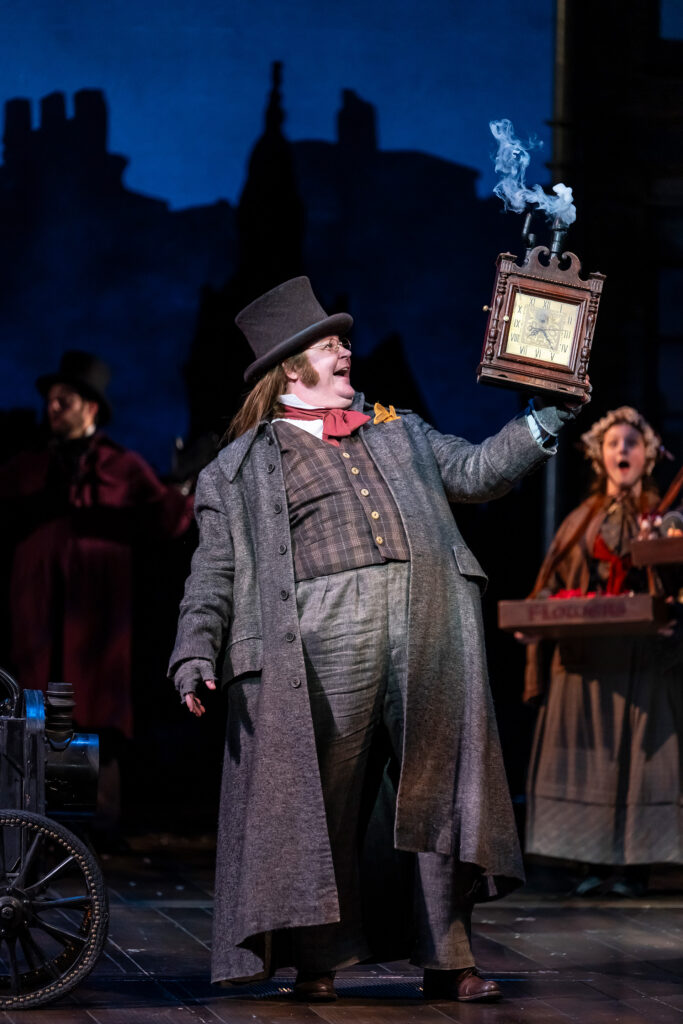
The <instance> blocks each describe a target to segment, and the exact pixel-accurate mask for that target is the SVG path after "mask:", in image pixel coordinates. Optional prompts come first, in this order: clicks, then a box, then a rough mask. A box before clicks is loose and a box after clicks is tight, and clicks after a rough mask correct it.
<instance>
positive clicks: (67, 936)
mask: <svg viewBox="0 0 683 1024" xmlns="http://www.w3.org/2000/svg"><path fill="white" fill-rule="evenodd" d="M31 927H33V928H40V929H41V931H44V932H47V934H48V935H51V936H52V938H53V939H56V940H57V942H61V943H62V945H63V946H68V945H69V943H70V942H78V943H80V945H81V946H82V945H83V944H84V943H85V942H87V938H88V937H87V935H79V934H78V932H70V931H69V930H68V928H58V927H57V926H56V925H54V924H48V923H47V921H41V919H40V918H39V917H34V918H33V920H32V921H31Z"/></svg>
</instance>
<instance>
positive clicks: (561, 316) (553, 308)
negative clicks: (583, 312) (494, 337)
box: [505, 291, 580, 366]
mask: <svg viewBox="0 0 683 1024" xmlns="http://www.w3.org/2000/svg"><path fill="white" fill-rule="evenodd" d="M579 308H580V307H579V304H578V303H574V302H561V301H560V300H559V299H552V298H546V297H544V296H543V295H532V294H530V293H529V292H524V291H518V292H517V294H516V295H515V300H514V304H513V307H512V313H511V315H510V321H509V324H510V326H509V328H508V333H507V340H506V343H505V352H506V353H508V354H510V355H515V356H523V357H524V358H526V359H540V360H543V361H545V362H549V363H555V364H556V365H557V366H569V361H570V358H571V354H572V340H573V338H574V331H575V329H576V324H577V320H578V316H579Z"/></svg>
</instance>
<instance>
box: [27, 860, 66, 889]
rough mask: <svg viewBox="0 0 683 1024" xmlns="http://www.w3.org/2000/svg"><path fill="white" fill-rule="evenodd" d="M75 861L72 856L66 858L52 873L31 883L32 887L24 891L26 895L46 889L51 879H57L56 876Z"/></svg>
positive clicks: (49, 872)
mask: <svg viewBox="0 0 683 1024" xmlns="http://www.w3.org/2000/svg"><path fill="white" fill-rule="evenodd" d="M75 860H76V858H75V857H74V855H73V854H71V855H70V856H69V857H66V858H65V859H64V860H63V861H62V862H61V864H58V865H57V866H56V867H54V868H53V869H52V871H48V873H47V874H46V875H45V876H44V877H43V878H39V879H38V881H37V882H34V883H33V885H29V886H27V888H26V889H24V892H25V893H26V895H27V896H30V895H31V893H34V892H37V891H38V890H39V889H44V888H46V887H47V885H48V883H49V882H51V881H52V880H53V878H57V876H58V875H61V873H62V872H63V871H66V869H67V868H68V867H69V865H70V864H73V863H74V861H75Z"/></svg>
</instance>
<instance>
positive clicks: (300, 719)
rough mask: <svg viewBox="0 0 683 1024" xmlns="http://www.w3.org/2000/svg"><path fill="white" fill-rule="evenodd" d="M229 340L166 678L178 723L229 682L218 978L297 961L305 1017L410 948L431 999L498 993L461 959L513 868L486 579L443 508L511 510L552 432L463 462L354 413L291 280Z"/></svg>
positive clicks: (329, 340)
mask: <svg viewBox="0 0 683 1024" xmlns="http://www.w3.org/2000/svg"><path fill="white" fill-rule="evenodd" d="M236 322H237V324H238V326H239V327H240V328H241V329H242V331H243V332H244V333H245V335H246V337H247V340H248V341H249V343H250V345H251V347H252V349H253V351H254V355H255V360H254V362H252V364H251V365H250V366H249V367H248V369H247V371H246V373H245V379H246V381H247V382H248V383H249V384H251V385H252V390H251V391H250V393H249V394H248V396H247V398H246V400H245V402H244V405H243V407H242V409H241V410H240V411H239V412H238V414H237V416H236V417H235V419H234V421H233V426H232V429H231V432H230V436H231V437H232V443H230V444H228V445H227V447H225V448H224V449H223V450H222V451H221V452H220V454H219V455H218V458H217V459H215V460H214V461H213V462H212V463H211V464H210V465H209V466H207V467H206V469H204V471H203V472H202V473H201V474H200V477H199V481H198V485H197V492H196V516H197V520H198V523H199V531H200V542H199V548H198V550H197V552H196V554H195V556H194V559H193V563H192V572H191V574H190V577H189V578H188V581H187V584H186V589H185V596H184V598H183V601H182V604H181V610H180V622H179V626H178V636H177V640H176V645H175V648H174V651H173V654H172V657H171V664H170V669H169V672H170V675H171V676H172V677H173V679H174V681H175V684H176V687H177V689H178V691H179V693H180V695H181V698H182V699H183V700H184V701H185V703H186V704H187V707H188V708H189V710H190V711H191V712H192V713H193V714H195V715H201V714H203V712H204V703H203V701H204V699H205V698H204V696H203V693H202V687H203V686H204V685H205V686H206V687H208V689H209V690H211V689H215V686H216V682H217V681H219V680H220V681H221V682H223V683H225V684H229V686H228V699H229V711H228V723H227V735H226V747H225V760H224V766H223V785H222V797H221V801H222V802H221V813H220V820H219V833H218V844H217V858H218V859H217V867H216V885H215V905H214V941H213V946H212V977H213V980H214V981H221V980H245V979H247V978H254V977H257V976H261V977H263V976H264V975H269V974H271V973H272V972H273V971H274V970H275V969H277V967H278V966H287V965H291V964H293V965H294V966H296V967H297V969H298V975H297V981H296V985H295V993H296V995H297V996H298V998H300V999H304V1000H308V1001H323V1000H330V999H334V998H335V990H334V985H333V982H334V974H335V971H336V970H337V969H338V968H340V967H345V966H348V965H350V964H353V963H357V962H359V961H362V960H364V959H366V958H368V957H370V956H372V957H374V958H376V959H382V960H383V959H399V958H401V957H403V956H406V955H411V958H412V962H413V963H416V964H418V965H420V966H421V967H423V968H424V969H425V979H424V991H425V995H426V996H427V997H439V998H452V999H458V1000H465V1001H481V1000H493V999H496V998H498V997H499V995H500V991H499V988H498V986H497V984H496V983H495V982H494V981H493V980H489V979H485V978H482V977H481V976H480V975H479V974H478V973H477V971H476V969H475V966H474V959H473V956H472V949H471V946H470V937H469V936H470V920H471V913H472V907H473V905H474V903H475V902H480V901H484V900H488V899H494V898H496V897H498V896H502V895H504V894H505V893H506V892H508V891H510V890H511V889H512V888H514V887H515V886H516V885H519V884H520V883H521V880H522V878H523V868H522V861H521V854H520V851H519V845H518V842H517V834H516V829H515V823H514V817H513V813H512V807H511V803H510V797H509V793H508V789H507V783H506V779H505V772H504V769H503V763H502V757H501V752H500V745H499V741H498V734H497V730H496V723H495V715H494V711H493V705H492V700H491V694H490V690H489V686H488V680H487V674H486V659H485V654H484V643H483V627H482V621H481V610H480V592H481V590H482V589H483V586H484V584H485V579H486V577H485V574H484V572H483V570H482V568H481V566H480V565H479V563H478V562H477V560H476V558H475V557H474V555H473V554H472V552H471V551H469V549H468V548H467V546H466V544H465V542H464V540H463V538H462V536H461V535H460V533H459V531H458V528H457V526H456V523H455V520H454V518H453V514H452V509H451V504H450V503H457V502H475V501H487V500H489V499H490V498H495V497H498V496H500V495H502V494H504V493H506V492H507V491H508V490H509V489H510V488H511V487H512V486H513V485H514V483H515V482H516V481H517V480H518V479H520V477H522V476H524V475H525V474H526V473H528V472H529V471H530V470H531V469H532V468H534V467H536V466H539V465H541V464H543V463H544V462H545V461H547V460H548V459H549V458H550V457H551V455H552V454H553V452H554V451H555V447H554V441H555V435H556V434H557V433H558V431H559V427H560V426H561V424H562V420H563V418H566V417H567V416H568V415H571V414H570V413H569V412H566V411H563V410H557V409H555V408H553V407H550V408H547V409H543V410H542V411H541V412H537V411H536V410H535V409H531V410H530V411H529V412H528V413H527V414H524V415H522V416H520V417H518V418H516V419H515V420H513V421H512V422H511V423H508V424H507V425H506V426H505V427H503V429H502V430H501V431H500V432H499V433H498V434H497V435H495V436H494V437H491V438H488V440H486V441H484V442H483V443H482V444H479V445H474V444H470V443H469V442H467V441H465V440H464V439H463V438H459V437H453V436H449V435H444V434H440V433H439V432H438V431H436V430H434V428H433V427H430V426H429V425H428V424H426V423H424V422H423V421H422V420H421V419H420V418H419V417H418V416H416V415H414V414H413V413H411V412H409V411H407V410H398V412H397V411H396V410H395V409H394V408H393V406H390V407H389V409H385V408H383V407H382V406H380V405H379V404H377V405H375V406H374V407H373V406H369V405H367V404H366V403H365V402H364V396H363V395H361V394H359V393H357V392H355V391H354V389H353V387H352V385H351V382H350V367H351V344H350V342H349V340H348V338H347V336H346V334H347V332H348V330H349V328H350V327H351V325H352V322H353V321H352V319H351V317H350V316H349V315H348V314H346V313H339V314H335V315H334V316H328V315H327V313H326V312H325V310H324V309H323V308H322V306H321V305H320V303H319V302H318V301H317V299H316V297H315V295H314V294H313V292H312V290H311V286H310V282H309V281H308V278H305V277H300V278H295V279H293V280H291V281H286V282H285V283H284V284H282V285H280V286H278V287H277V288H275V289H273V290H272V291H270V292H268V293H267V294H266V295H263V296H261V297H260V298H259V299H257V300H255V301H254V302H253V303H251V305H250V306H248V307H247V308H246V309H244V310H243V311H242V312H241V313H240V314H239V315H238V317H237V320H236ZM387 749H388V758H387V757H385V758H381V757H380V756H379V751H380V750H385V751H386V750H387ZM385 762H387V770H386V771H385V772H384V775H383V779H382V782H381V784H380V785H378V782H379V776H382V772H381V769H382V768H384V765H385ZM378 768H379V769H380V771H379V772H378V771H377V769H378ZM392 792H393V796H394V798H395V811H393V812H392V813H390V814H386V813H384V814H381V813H380V812H381V811H382V810H384V811H386V809H387V807H388V806H390V801H389V800H388V799H386V797H387V796H388V794H390V793H392ZM378 794H379V796H380V797H381V798H382V799H379V800H378V801H377V802H376V804H375V811H376V813H375V815H374V816H373V818H372V825H371V827H369V828H368V827H367V826H368V820H369V817H368V813H367V812H368V809H369V807H371V806H372V799H373V797H376V796H377V795H378ZM382 822H383V823H384V824H385V825H387V826H388V829H387V830H386V831H384V830H383V829H382V828H381V827H380V824H381V823H382ZM371 836H372V839H373V842H372V851H373V852H372V855H371V856H370V857H367V856H366V857H365V858H364V859H363V858H362V857H361V851H362V850H364V852H365V854H366V855H367V854H368V852H369V846H368V842H369V840H370V837H371ZM362 862H364V864H365V867H368V868H369V869H370V873H371V875H370V876H368V875H365V874H364V871H363V867H362ZM380 865H381V866H380ZM398 869H400V870H398ZM397 875H398V876H401V877H402V879H403V881H404V882H405V881H406V878H407V876H411V877H412V886H411V888H412V892H410V891H408V892H406V891H405V890H406V886H405V885H402V884H401V882H399V881H398V880H397ZM369 878H371V880H370V881H369V880H368V879H369ZM382 895H383V900H382V898H381V897H382ZM378 903H380V904H381V910H380V912H379V913H377V904H378Z"/></svg>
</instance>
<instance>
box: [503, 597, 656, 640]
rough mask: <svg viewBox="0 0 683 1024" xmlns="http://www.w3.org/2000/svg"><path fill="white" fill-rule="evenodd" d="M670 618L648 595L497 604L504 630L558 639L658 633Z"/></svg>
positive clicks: (542, 599) (545, 599)
mask: <svg viewBox="0 0 683 1024" xmlns="http://www.w3.org/2000/svg"><path fill="white" fill-rule="evenodd" d="M669 618H670V616H669V614H668V612H667V608H666V604H665V602H664V600H663V599H662V598H660V597H651V596H650V595H649V594H633V595H630V594H625V595H623V596H619V597H602V596H600V597H567V598H536V599H534V600H528V601H499V602H498V625H499V626H500V628H501V629H505V630H508V631H510V632H514V631H517V630H519V631H520V632H521V633H530V634H533V635H537V636H539V637H553V638H557V639H559V638H561V637H572V636H601V635H602V636H604V635H610V634H614V635H618V634H620V633H621V634H629V635H630V634H633V633H656V632H657V630H658V629H659V628H660V627H661V626H663V625H665V623H666V622H667V621H668V619H669Z"/></svg>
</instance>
